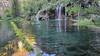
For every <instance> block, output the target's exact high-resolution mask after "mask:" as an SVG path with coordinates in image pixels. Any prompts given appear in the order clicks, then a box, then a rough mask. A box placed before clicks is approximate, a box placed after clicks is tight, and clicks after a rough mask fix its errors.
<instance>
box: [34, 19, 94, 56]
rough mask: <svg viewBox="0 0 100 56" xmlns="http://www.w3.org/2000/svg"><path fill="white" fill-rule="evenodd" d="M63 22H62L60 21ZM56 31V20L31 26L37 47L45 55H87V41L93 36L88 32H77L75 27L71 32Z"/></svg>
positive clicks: (88, 45)
mask: <svg viewBox="0 0 100 56" xmlns="http://www.w3.org/2000/svg"><path fill="white" fill-rule="evenodd" d="M62 22H63V21H62ZM61 30H62V31H57V25H56V20H51V21H48V22H47V21H41V23H40V24H35V25H33V33H34V34H35V35H36V37H37V43H38V44H37V45H38V46H39V47H40V48H41V49H42V51H43V52H44V53H46V54H55V56H82V55H86V56H88V55H89V54H88V53H87V52H88V49H89V47H90V44H89V41H90V39H91V38H93V37H94V36H95V35H94V34H93V32H91V31H89V30H87V29H86V30H79V29H77V27H75V28H74V29H72V30H71V31H64V25H63V23H62V26H61Z"/></svg>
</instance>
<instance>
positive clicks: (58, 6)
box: [56, 4, 62, 32]
mask: <svg viewBox="0 0 100 56" xmlns="http://www.w3.org/2000/svg"><path fill="white" fill-rule="evenodd" d="M61 10H62V5H61V4H58V5H57V7H56V16H57V17H56V18H57V19H56V21H57V23H56V29H57V32H61V31H62V28H61Z"/></svg>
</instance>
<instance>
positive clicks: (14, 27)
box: [11, 22, 32, 50]
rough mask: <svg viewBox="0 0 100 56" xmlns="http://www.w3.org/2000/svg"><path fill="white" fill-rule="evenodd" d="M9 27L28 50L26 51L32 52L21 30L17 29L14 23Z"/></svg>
mask: <svg viewBox="0 0 100 56" xmlns="http://www.w3.org/2000/svg"><path fill="white" fill-rule="evenodd" d="M11 25H12V27H13V29H14V31H15V33H16V36H17V37H18V38H19V39H20V40H21V41H22V42H23V43H24V44H25V47H26V48H27V49H28V50H32V46H31V45H29V43H28V42H27V41H26V39H25V37H26V36H25V35H24V33H23V32H22V30H21V29H18V27H17V26H16V24H15V23H14V22H11Z"/></svg>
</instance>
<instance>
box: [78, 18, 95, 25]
mask: <svg viewBox="0 0 100 56" xmlns="http://www.w3.org/2000/svg"><path fill="white" fill-rule="evenodd" d="M78 24H79V26H85V27H89V26H94V23H93V22H92V21H91V20H89V19H86V18H85V19H80V20H78Z"/></svg>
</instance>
